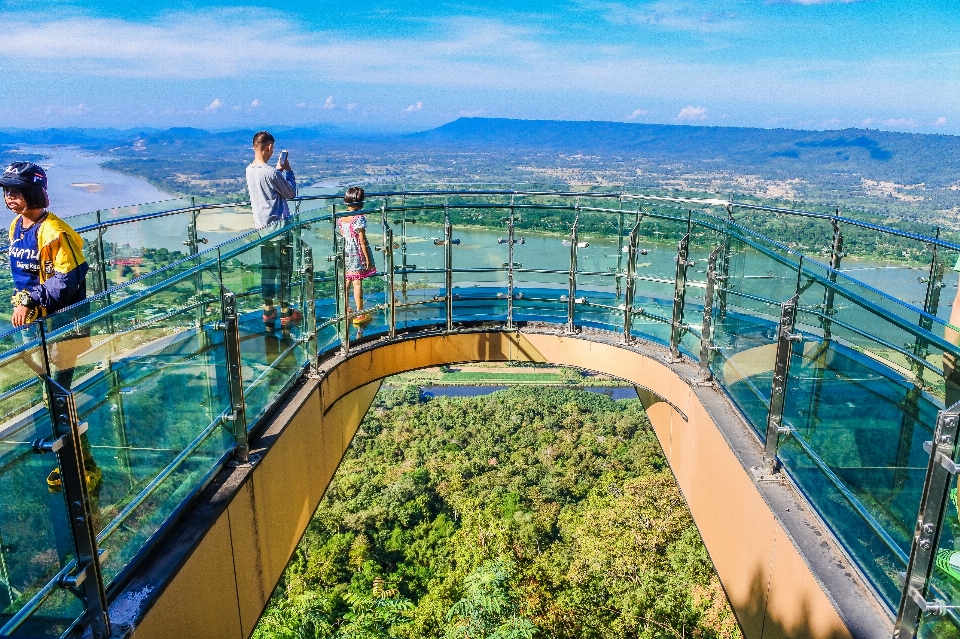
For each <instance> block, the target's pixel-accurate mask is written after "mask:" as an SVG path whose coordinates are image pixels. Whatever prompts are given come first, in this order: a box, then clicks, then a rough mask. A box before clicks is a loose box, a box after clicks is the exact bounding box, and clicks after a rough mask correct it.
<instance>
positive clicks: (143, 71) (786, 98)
mask: <svg viewBox="0 0 960 639" xmlns="http://www.w3.org/2000/svg"><path fill="white" fill-rule="evenodd" d="M582 2H583V3H584V5H585V6H591V7H593V8H597V7H598V6H599V7H600V10H601V11H604V10H606V11H607V13H608V14H609V15H608V19H612V17H613V14H615V11H614V8H615V7H618V6H621V5H617V4H614V3H610V2H607V3H606V4H603V5H597V4H596V3H597V2H604V0H582ZM624 2H625V3H626V0H624ZM587 3H593V4H591V5H587ZM3 6H6V5H3ZM624 6H625V5H624ZM630 6H634V7H640V9H637V10H638V11H654V13H655V14H656V15H660V14H663V17H658V18H656V20H658V21H657V22H655V24H657V25H659V26H660V27H664V28H666V27H669V26H670V25H675V26H676V28H681V27H682V26H683V24H686V23H684V22H683V21H679V22H677V20H679V18H680V17H684V16H686V18H685V19H686V20H687V22H688V23H689V24H690V25H692V26H691V28H694V27H695V28H697V29H700V30H704V29H714V30H716V29H719V28H720V26H722V25H726V26H724V28H734V27H735V26H736V24H737V18H735V17H729V16H727V17H723V16H721V17H713V16H712V14H711V15H707V16H704V15H702V14H695V13H690V12H689V11H688V10H687V9H685V8H684V7H692V6H694V4H693V3H692V2H686V4H684V3H683V2H681V1H680V0H670V1H669V2H667V0H654V1H652V2H646V3H643V4H638V3H631V5H630ZM657 12H659V13H657ZM656 15H655V16H654V17H656ZM724 15H726V14H724ZM63 16H65V17H63ZM671 16H673V17H671ZM642 17H643V16H640V18H642ZM651 19H653V18H651ZM671 20H674V22H671ZM424 21H425V22H428V26H429V28H428V29H423V30H422V31H418V33H421V34H422V35H416V36H408V35H405V36H403V37H400V36H393V35H390V34H385V33H379V32H363V33H357V34H354V35H353V36H351V38H350V40H349V42H347V41H344V39H343V37H342V34H341V33H340V32H338V31H336V30H334V29H330V30H329V31H309V30H307V27H305V26H304V24H303V23H301V22H298V21H295V20H292V19H288V18H287V17H286V15H285V14H283V13H280V12H278V11H275V10H263V9H260V10H253V9H248V8H244V9H242V10H240V9H229V10H206V11H199V12H190V13H187V12H181V13H176V12H167V13H161V14H159V17H157V18H154V19H151V20H149V21H147V22H136V21H132V20H122V19H116V18H93V17H88V16H84V15H83V14H77V13H72V14H70V13H66V14H65V13H60V14H57V15H54V16H53V17H48V18H44V17H40V16H31V17H30V18H29V19H27V18H25V17H24V15H23V14H22V13H20V12H13V11H2V10H0V23H2V24H3V25H4V36H3V37H2V38H0V56H4V57H6V58H8V59H14V58H15V59H18V60H23V61H24V62H23V70H24V72H27V73H33V74H37V75H38V76H39V77H40V78H42V79H43V80H47V79H48V78H49V80H50V81H51V82H52V81H54V80H55V79H56V78H55V76H54V71H52V70H53V69H69V70H70V73H71V75H72V76H73V77H74V78H80V79H82V80H83V81H91V82H94V83H95V82H96V81H97V78H99V77H110V78H122V79H134V80H136V79H150V80H154V81H157V80H159V81H175V80H197V79H222V78H232V79H245V80H250V81H251V82H256V81H259V77H260V75H261V74H264V73H270V74H271V78H273V79H274V80H275V85H276V84H281V83H284V82H288V81H290V80H293V79H296V80H297V81H298V82H304V83H316V82H317V78H319V77H322V78H323V81H324V83H333V84H336V83H345V82H349V83H354V84H357V85H366V86H370V87H377V88H378V90H382V91H384V92H386V93H389V92H390V89H391V88H392V87H404V88H415V87H429V88H430V89H431V90H442V91H444V92H447V93H451V92H468V91H476V92H490V91H500V92H524V93H527V94H535V93H537V92H543V91H556V92H566V93H569V92H570V90H571V89H570V88H571V87H577V88H578V90H580V91H583V92H595V93H598V94H601V95H604V96H611V95H613V96H623V97H624V98H625V99H624V100H623V101H622V102H619V103H620V104H627V105H630V104H635V103H636V101H638V100H639V99H640V96H643V99H644V100H648V99H650V100H654V99H655V100H661V101H664V102H666V103H681V104H693V105H695V104H697V102H698V101H700V100H703V99H704V97H703V96H710V100H711V104H715V105H717V106H716V107H715V108H717V109H720V108H721V106H720V105H729V104H733V103H736V104H762V105H765V107H769V108H770V112H778V113H779V112H783V111H784V110H785V108H786V107H788V108H789V110H794V111H799V112H803V111H806V112H808V113H823V111H824V109H825V107H824V105H829V107H828V108H829V112H830V113H848V115H847V117H848V118H850V121H851V122H853V121H856V120H854V118H856V116H854V115H852V114H853V113H862V112H863V111H861V109H864V108H867V109H870V110H871V111H872V112H891V113H896V112H917V113H919V112H923V111H924V110H926V109H928V108H937V109H939V108H941V106H942V105H943V104H960V54H957V53H949V52H948V53H943V54H942V55H938V56H935V57H936V60H935V62H936V65H935V66H936V69H935V70H931V69H932V68H933V66H934V64H933V62H931V61H930V60H926V59H924V60H920V59H911V58H909V57H908V58H904V57H903V56H899V55H898V56H896V57H894V56H893V55H892V54H891V55H890V56H888V57H884V56H882V55H878V56H876V57H873V58H870V59H867V60H864V59H861V58H857V59H833V60H830V59H820V58H817V59H811V58H808V57H805V58H799V57H793V58H791V57H790V55H791V54H790V53H789V52H784V53H782V54H774V55H772V56H770V57H759V58H751V59H749V60H745V61H740V62H736V61H734V60H737V59H738V58H737V56H710V55H706V54H704V52H703V51H698V52H696V54H693V55H691V54H688V53H685V52H684V51H683V48H682V47H672V48H671V49H670V50H667V49H665V48H664V47H657V46H653V47H650V46H643V45H640V44H638V45H634V44H628V43H621V44H616V43H611V44H608V45H605V46H603V47H600V46H597V44H596V42H593V41H590V42H584V41H582V40H580V39H578V38H569V39H565V40H563V41H559V40H555V39H554V38H553V34H545V33H542V32H540V31H538V30H537V29H538V27H535V26H534V27H530V26H516V24H517V23H516V22H513V23H511V22H508V21H504V20H496V19H479V18H463V17H460V18H445V19H426V18H425V19H424ZM526 24H534V25H536V24H537V23H536V22H535V21H533V22H528V23H526ZM704 25H706V26H704ZM671 28H672V27H671ZM263 51H270V55H269V56H264V55H263V54H262V52H263ZM278 58H281V59H284V60H285V61H287V62H286V63H285V64H284V71H283V72H282V74H281V75H276V69H275V62H274V60H276V59H278ZM932 59H933V58H931V60H932ZM730 78H736V79H737V81H736V82H731V81H730ZM131 85H132V86H135V85H133V84H132V83H131ZM171 85H172V86H175V85H174V84H173V83H172V82H171ZM289 85H290V86H295V85H294V84H293V83H292V82H289ZM314 85H315V86H316V84H314ZM430 95H435V93H428V92H427V91H424V92H422V93H420V98H421V99H423V98H427V99H428V101H429V100H430V99H432V98H429V97H428V96H430ZM83 99H84V100H87V101H89V100H90V99H92V98H86V96H84V98H83ZM287 99H288V100H289V101H290V102H295V101H296V98H292V99H291V98H287ZM75 100H77V101H79V100H80V98H79V97H78V98H75ZM2 104H3V106H7V104H6V103H5V102H3V103H2ZM288 104H289V103H288ZM934 105H936V106H934ZM253 107H254V105H253V104H251V108H253ZM306 107H307V105H306V104H302V105H300V108H306ZM315 108H319V106H318V107H315ZM372 108H373V107H371V106H365V107H364V110H365V111H369V110H370V109H372ZM394 108H395V107H394ZM562 108H564V107H558V110H562ZM620 108H624V107H620ZM722 108H724V109H729V108H730V107H729V106H724V107H722ZM400 111H401V112H402V111H403V108H402V107H401V108H400ZM624 111H625V108H624ZM944 112H948V113H949V112H950V111H944ZM544 113H545V114H546V113H551V111H550V110H549V108H547V107H545V112H544ZM681 113H682V112H681ZM554 115H556V113H554ZM691 115H692V117H693V118H694V119H700V116H697V115H695V114H691ZM678 117H679V116H678ZM810 117H812V118H813V119H811V120H810V124H811V126H813V125H815V124H816V122H817V121H819V119H822V117H823V116H819V115H812V116H810ZM947 117H950V118H951V121H952V120H953V117H952V116H947ZM732 118H733V116H731V119H732ZM709 119H710V120H712V121H718V117H717V116H716V115H715V114H713V113H712V112H711V113H710V118H709ZM928 120H933V118H929V119H928ZM928 126H929V125H928Z"/></svg>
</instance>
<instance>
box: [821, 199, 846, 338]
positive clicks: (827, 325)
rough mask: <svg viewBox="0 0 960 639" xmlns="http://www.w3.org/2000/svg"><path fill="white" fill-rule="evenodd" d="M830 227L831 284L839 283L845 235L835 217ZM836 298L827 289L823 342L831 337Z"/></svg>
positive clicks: (823, 320)
mask: <svg viewBox="0 0 960 639" xmlns="http://www.w3.org/2000/svg"><path fill="white" fill-rule="evenodd" d="M839 214H840V210H839V209H837V215H839ZM830 225H831V226H832V227H833V242H832V243H831V244H830V268H831V269H832V270H831V272H830V274H829V275H828V276H827V279H829V280H830V282H831V283H835V282H836V281H837V274H836V271H838V270H840V260H841V259H842V258H843V233H841V232H840V221H839V220H838V219H837V218H836V217H834V218H832V219H831V220H830ZM834 297H835V293H834V291H833V289H832V288H829V287H828V288H827V290H826V291H825V292H824V294H823V318H821V320H820V325H821V328H822V329H823V340H824V341H825V342H826V341H829V340H830V337H831V324H832V323H831V321H830V318H831V317H832V316H833V314H834V312H835V311H834V308H833V305H834Z"/></svg>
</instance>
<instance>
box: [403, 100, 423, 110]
mask: <svg viewBox="0 0 960 639" xmlns="http://www.w3.org/2000/svg"><path fill="white" fill-rule="evenodd" d="M417 111H423V102H417V103H416V104H411V105H410V106H408V107H407V108H406V109H404V112H406V113H416V112H417Z"/></svg>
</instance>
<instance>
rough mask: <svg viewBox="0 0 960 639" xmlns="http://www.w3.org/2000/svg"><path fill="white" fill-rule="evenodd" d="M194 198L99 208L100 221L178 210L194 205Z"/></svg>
mask: <svg viewBox="0 0 960 639" xmlns="http://www.w3.org/2000/svg"><path fill="white" fill-rule="evenodd" d="M195 203H196V201H195V199H194V198H191V197H181V198H174V199H170V200H161V201H159V202H147V203H144V204H132V205H130V206H118V207H115V208H110V209H101V210H100V221H101V222H110V221H113V220H121V219H123V218H127V217H136V216H138V215H151V214H154V213H164V212H167V211H178V210H180V209H187V208H190V207H192V206H194V205H195ZM71 224H72V221H71Z"/></svg>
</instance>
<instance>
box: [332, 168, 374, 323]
mask: <svg viewBox="0 0 960 639" xmlns="http://www.w3.org/2000/svg"><path fill="white" fill-rule="evenodd" d="M365 197H366V195H365V193H364V192H363V189H362V188H360V187H359V186H351V187H350V188H349V189H347V192H346V194H344V196H343V202H344V204H346V205H347V211H348V212H350V213H353V214H354V215H349V216H346V217H342V218H340V219H339V220H337V228H338V229H339V230H340V235H342V236H343V241H344V249H345V250H344V253H345V257H346V263H345V264H344V267H345V269H346V272H347V273H346V274H347V281H348V282H353V300H354V303H355V304H356V307H357V315H356V316H355V317H354V318H353V325H354V326H357V327H363V326H366V325H367V324H369V323H370V322H371V321H372V319H373V318H372V317H371V316H370V314H369V313H364V312H363V280H364V279H366V278H368V277H370V276H371V275H374V274H376V272H377V267H376V265H375V264H374V263H373V254H372V252H371V250H370V242H368V241H367V230H366V229H367V218H366V217H365V216H364V215H363V214H362V213H360V211H361V210H363V200H364V198H365Z"/></svg>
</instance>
